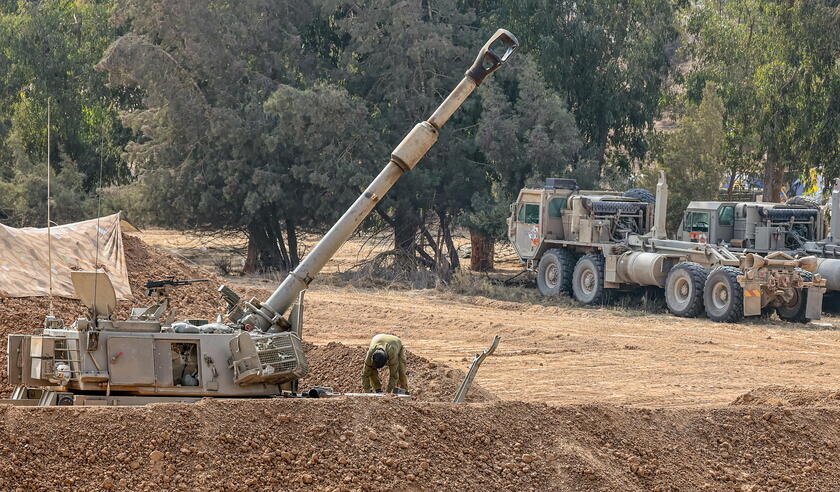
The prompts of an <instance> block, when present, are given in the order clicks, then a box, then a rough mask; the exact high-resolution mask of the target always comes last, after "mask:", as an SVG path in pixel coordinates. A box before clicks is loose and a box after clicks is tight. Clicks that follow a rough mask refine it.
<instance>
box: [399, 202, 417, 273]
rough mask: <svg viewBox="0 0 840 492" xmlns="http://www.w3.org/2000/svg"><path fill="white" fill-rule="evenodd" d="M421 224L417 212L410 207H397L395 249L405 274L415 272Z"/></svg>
mask: <svg viewBox="0 0 840 492" xmlns="http://www.w3.org/2000/svg"><path fill="white" fill-rule="evenodd" d="M419 222H420V221H419V217H418V216H417V211H416V210H414V209H412V208H411V207H410V206H405V205H401V204H398V205H397V209H396V210H395V212H394V249H395V250H396V251H397V253H398V254H397V258H398V260H397V261H398V263H399V266H400V268H401V269H402V270H403V271H405V272H410V271H412V270H414V251H415V249H416V246H417V229H418V228H419V227H420V226H419Z"/></svg>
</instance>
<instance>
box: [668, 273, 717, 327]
mask: <svg viewBox="0 0 840 492" xmlns="http://www.w3.org/2000/svg"><path fill="white" fill-rule="evenodd" d="M708 276H709V272H707V271H706V269H705V268H703V267H701V266H700V265H698V264H697V263H694V262H691V261H684V262H682V263H677V264H676V265H674V267H673V268H671V271H670V272H668V280H667V281H666V282H665V303H666V304H667V305H668V310H669V311H671V313H672V314H674V315H675V316H680V317H682V318H695V317H697V315H698V314H700V313H702V312H703V287H704V286H705V284H706V277H708Z"/></svg>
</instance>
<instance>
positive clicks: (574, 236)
mask: <svg viewBox="0 0 840 492" xmlns="http://www.w3.org/2000/svg"><path fill="white" fill-rule="evenodd" d="M667 200H668V185H667V182H666V180H665V175H664V173H663V174H661V175H660V179H659V183H658V185H657V190H656V196H655V197H653V196H652V195H651V194H650V193H649V192H644V190H631V191H629V192H626V193H624V194H621V193H614V192H604V191H592V192H588V191H581V190H579V189H578V187H577V184H576V182H575V181H574V180H571V179H558V178H549V179H548V180H546V184H545V187H543V188H525V189H523V190H521V191H520V193H519V197H518V199H517V201H516V202H515V203H514V204H512V205H511V216H510V218H509V219H508V237H509V239H510V241H511V243H512V244H513V246H514V249H515V250H516V252H517V254H518V255H519V257H520V259H521V260H522V261H523V262H524V263H525V265H526V268H527V269H528V270H531V271H534V272H535V273H536V280H537V287H538V288H539V290H540V292H541V293H542V294H543V295H557V294H560V293H569V294H571V295H572V296H573V297H574V298H575V299H576V300H578V301H580V302H582V303H584V304H597V303H601V302H603V301H605V300H606V299H607V297H608V296H609V294H610V293H611V292H612V291H616V290H631V289H634V288H638V287H640V286H654V287H658V288H661V289H664V291H665V300H666V304H667V306H668V309H669V310H670V311H671V312H672V313H673V314H675V315H677V316H683V317H695V316H698V315H700V314H702V313H705V314H706V315H707V316H708V317H709V318H710V319H712V320H713V321H720V322H736V321H739V320H741V319H742V318H743V317H744V316H759V315H766V314H769V313H770V312H772V311H775V312H776V313H777V314H778V315H779V317H780V318H781V319H783V320H787V321H794V322H805V321H808V320H816V319H819V318H820V313H821V310H822V298H823V293H824V291H825V284H826V282H825V280H824V279H823V278H822V277H821V276H820V275H819V274H818V273H814V272H815V271H816V268H817V258H815V257H813V256H808V257H804V258H794V257H793V256H791V255H789V254H786V253H783V252H773V253H770V254H767V255H766V256H761V255H758V254H753V253H736V252H733V251H731V250H729V249H728V248H726V247H725V246H720V245H713V244H708V243H705V244H704V243H698V242H691V241H675V240H669V239H668V238H667V236H666V232H665V215H666V210H667ZM652 202H655V203H652Z"/></svg>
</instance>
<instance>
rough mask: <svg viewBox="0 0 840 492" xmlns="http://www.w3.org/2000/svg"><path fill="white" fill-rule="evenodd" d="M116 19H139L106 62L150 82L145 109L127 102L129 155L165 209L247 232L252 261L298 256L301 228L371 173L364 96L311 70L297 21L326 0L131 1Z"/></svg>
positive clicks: (177, 219) (179, 221) (272, 263)
mask: <svg viewBox="0 0 840 492" xmlns="http://www.w3.org/2000/svg"><path fill="white" fill-rule="evenodd" d="M117 19H118V20H120V21H122V22H124V23H127V25H130V26H131V32H129V33H127V34H125V35H124V36H122V37H121V38H120V39H118V40H117V41H115V42H114V43H113V44H112V45H111V46H110V47H109V48H108V50H107V52H106V53H105V54H104V56H103V58H102V60H101V61H100V63H99V65H98V67H99V69H101V70H103V71H105V72H107V73H108V75H109V77H110V80H111V82H112V84H114V85H118V86H127V87H137V88H139V89H141V90H142V91H143V94H144V98H143V103H144V105H145V108H144V109H138V110H133V111H126V112H124V113H123V114H122V117H123V122H124V123H125V124H126V125H127V126H128V127H129V128H131V129H132V131H133V132H134V134H135V139H134V140H133V141H132V142H130V143H129V144H128V145H127V146H126V155H127V158H128V161H129V163H130V164H131V165H132V166H135V167H136V168H137V169H139V170H140V179H141V180H142V183H143V184H144V188H145V190H146V192H147V194H148V199H149V200H150V202H151V204H152V205H153V207H154V209H155V210H156V211H157V214H158V217H159V218H160V219H161V221H162V222H163V223H164V224H166V225H171V226H178V227H190V228H194V229H199V230H218V229H223V230H241V231H244V232H245V233H246V234H247V235H248V239H249V241H248V259H247V262H246V267H247V270H248V271H255V270H264V269H269V270H270V269H276V270H288V269H290V268H292V267H294V266H295V265H296V264H297V260H298V251H297V250H298V247H297V231H298V227H299V226H301V225H314V224H318V225H320V224H321V223H322V222H323V220H325V217H326V216H329V217H330V218H332V217H333V216H335V210H336V208H342V207H344V206H346V203H349V202H345V199H346V196H347V194H348V193H350V192H353V194H355V192H357V191H358V188H357V189H355V190H354V189H353V188H352V185H357V186H358V185H359V183H360V182H362V181H363V180H362V179H361V178H359V176H363V177H369V176H370V174H371V173H370V172H368V170H367V168H365V167H363V166H359V159H358V158H357V157H356V153H355V150H354V148H355V147H354V146H353V143H358V142H359V141H362V142H363V144H364V145H358V146H357V147H359V148H361V147H365V145H367V141H368V140H367V139H368V137H367V136H366V135H365V130H364V128H365V125H364V119H365V118H364V113H365V111H364V109H363V106H362V105H361V104H360V103H359V102H357V101H351V100H350V96H349V95H348V94H347V93H346V91H343V90H339V89H337V88H334V87H329V86H326V85H319V84H318V83H315V79H316V77H318V76H319V74H320V73H321V70H322V68H321V65H320V62H319V59H318V53H313V52H312V51H310V50H307V49H305V48H304V44H305V43H304V39H305V38H304V37H303V36H302V35H301V34H300V33H301V32H306V31H307V30H309V31H311V29H309V28H310V27H311V26H313V25H316V27H317V25H318V24H317V23H318V22H320V19H319V18H318V17H317V9H315V8H314V7H313V6H312V5H311V4H310V3H308V2H298V1H288V2H268V1H265V0H249V1H246V2H239V3H237V4H231V3H229V2H222V1H213V0H205V1H201V2H158V1H153V0H124V1H122V2H120V4H119V6H118V10H117ZM278 33H283V35H278ZM316 46H317V44H316ZM347 142H350V144H348V143H347ZM319 162H320V163H321V164H318V165H316V164H317V163H319ZM342 166H344V167H342ZM348 176H349V177H348ZM348 184H350V185H351V187H350V188H348V186H347V185H348ZM324 198H326V199H324ZM343 202H344V203H343ZM327 204H329V205H330V206H327ZM333 207H334V208H333Z"/></svg>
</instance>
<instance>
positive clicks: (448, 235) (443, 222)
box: [438, 211, 461, 270]
mask: <svg viewBox="0 0 840 492" xmlns="http://www.w3.org/2000/svg"><path fill="white" fill-rule="evenodd" d="M438 218H439V219H440V228H441V229H443V242H444V244H446V249H447V250H448V252H449V265H450V266H451V267H452V270H457V269H459V268H461V259H460V258H458V250H457V249H456V248H455V242H454V241H452V231H451V228H450V227H449V220H447V216H446V212H440V211H439V212H438Z"/></svg>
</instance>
